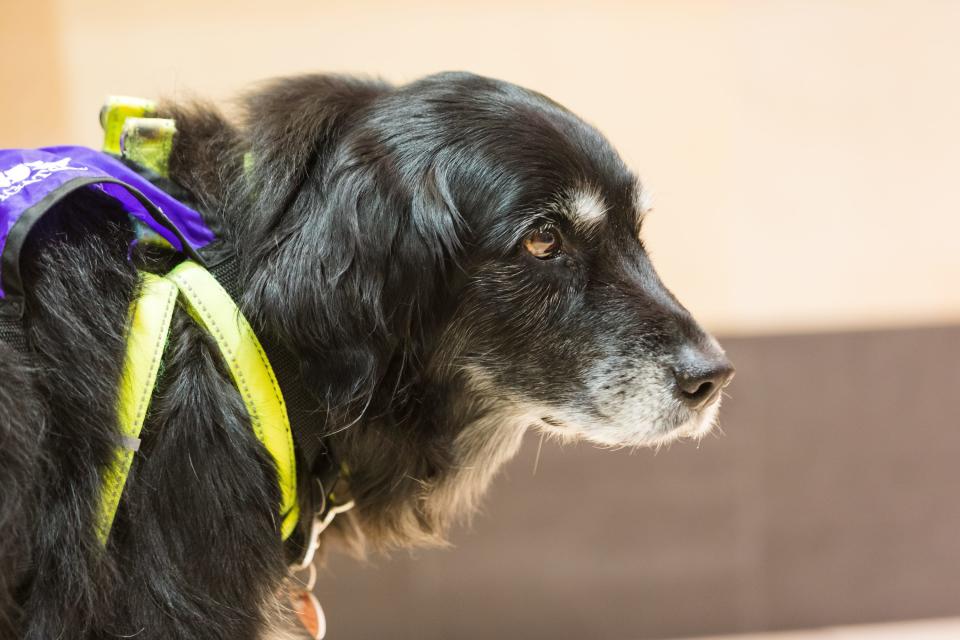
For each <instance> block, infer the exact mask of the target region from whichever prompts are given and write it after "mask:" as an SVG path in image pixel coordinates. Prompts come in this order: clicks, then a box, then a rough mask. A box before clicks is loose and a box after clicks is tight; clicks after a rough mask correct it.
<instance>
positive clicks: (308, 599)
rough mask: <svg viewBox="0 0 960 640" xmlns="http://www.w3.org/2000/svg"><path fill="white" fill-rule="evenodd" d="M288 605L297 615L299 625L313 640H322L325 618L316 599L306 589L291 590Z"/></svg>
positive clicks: (325, 630) (324, 633) (325, 632)
mask: <svg viewBox="0 0 960 640" xmlns="http://www.w3.org/2000/svg"><path fill="white" fill-rule="evenodd" d="M290 604H291V606H292V607H293V610H294V611H295V612H296V614H297V619H298V620H300V624H302V625H303V628H304V629H306V630H307V632H308V633H309V634H310V637H311V638H313V639H314V640H322V638H323V637H324V636H325V635H327V618H326V617H325V616H324V615H323V608H322V607H321V606H320V602H319V601H318V600H317V598H316V597H315V596H314V595H313V594H312V593H310V592H309V591H307V590H306V589H295V588H294V589H291V590H290Z"/></svg>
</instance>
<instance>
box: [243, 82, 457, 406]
mask: <svg viewBox="0 0 960 640" xmlns="http://www.w3.org/2000/svg"><path fill="white" fill-rule="evenodd" d="M389 92H390V89H389V88H388V87H386V86H384V85H381V84H371V83H364V82H359V81H357V80H352V79H345V78H332V77H329V76H324V77H307V78H300V79H294V80H287V81H283V82H281V83H278V84H274V85H272V86H270V87H268V88H267V89H266V90H265V91H263V92H261V93H260V94H257V95H255V96H254V97H253V98H252V99H251V101H250V121H249V130H250V140H251V153H252V156H251V160H250V161H249V162H250V163H251V166H249V167H248V179H249V183H250V185H251V188H252V192H251V197H250V200H251V201H252V202H253V203H254V206H253V211H252V213H251V216H250V218H249V219H248V221H247V223H246V227H247V228H246V231H245V233H244V239H243V240H242V243H243V246H244V254H245V261H246V265H247V273H248V280H249V283H250V287H249V293H248V295H249V300H248V305H247V308H249V309H250V310H251V312H252V314H253V316H254V317H256V318H257V320H258V324H259V325H260V326H261V327H265V328H266V329H267V330H270V331H272V332H273V333H274V334H275V335H276V336H277V337H278V338H279V339H281V340H284V341H286V342H287V346H288V347H289V348H291V349H292V350H293V351H294V352H295V353H299V354H301V355H302V356H303V357H304V363H305V366H306V367H307V368H308V369H309V377H310V381H311V384H316V385H317V386H318V387H320V388H321V390H322V393H323V394H324V395H326V399H327V401H328V402H329V403H330V404H331V405H333V406H338V407H339V406H349V405H354V406H356V405H357V404H358V403H359V404H360V405H363V404H364V403H366V402H368V401H369V400H370V397H371V396H372V394H373V391H374V389H376V388H378V387H379V386H381V385H382V383H383V382H384V376H385V375H386V374H387V372H388V370H390V369H391V363H394V364H395V363H396V361H397V359H398V358H401V359H402V358H404V357H405V356H407V355H408V350H411V349H413V347H414V343H415V342H417V341H418V340H420V339H421V337H422V336H421V335H420V333H421V332H422V331H423V327H424V326H425V323H426V322H428V321H429V320H430V319H431V318H430V317H429V316H430V313H431V310H432V309H433V308H434V304H433V302H434V300H433V298H434V296H435V295H436V293H437V290H438V288H439V287H440V286H441V284H442V283H443V281H444V271H445V268H446V266H447V265H448V264H450V263H451V261H452V260H453V259H455V256H456V254H457V252H458V249H459V247H458V240H457V239H458V237H459V233H460V226H461V221H460V217H459V214H458V212H457V209H456V206H455V204H454V201H453V198H452V196H451V193H450V190H449V188H448V186H447V184H448V180H447V165H446V163H445V162H444V161H443V153H442V152H441V153H434V152H428V151H427V150H426V149H421V148H419V147H416V148H414V147H410V148H398V146H397V145H398V143H397V139H399V138H401V137H403V135H404V134H403V133H402V132H400V131H394V130H392V129H391V127H401V126H402V124H400V123H397V122H395V120H394V119H391V117H390V116H389V113H388V111H389V108H388V107H384V105H382V104H380V105H377V104H375V103H376V102H377V101H378V100H379V99H381V98H382V97H383V96H385V95H387V94H388V93H389ZM385 110H386V111H387V113H385ZM392 134H394V135H396V137H393V138H391V135H392ZM434 151H436V150H434ZM424 314H426V316H427V317H426V318H424Z"/></svg>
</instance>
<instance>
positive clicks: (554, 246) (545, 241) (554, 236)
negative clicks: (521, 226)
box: [523, 227, 560, 260]
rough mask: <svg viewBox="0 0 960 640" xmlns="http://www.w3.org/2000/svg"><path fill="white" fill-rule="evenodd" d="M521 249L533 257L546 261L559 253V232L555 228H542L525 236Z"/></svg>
mask: <svg viewBox="0 0 960 640" xmlns="http://www.w3.org/2000/svg"><path fill="white" fill-rule="evenodd" d="M523 248H524V249H526V250H527V251H529V252H530V253H531V254H532V255H533V256H534V257H537V258H540V259H541V260H546V259H548V258H552V257H554V256H555V255H557V254H558V253H560V232H559V231H557V229H556V228H555V227H544V228H543V229H537V230H536V231H531V232H530V233H528V234H527V237H526V238H524V239H523Z"/></svg>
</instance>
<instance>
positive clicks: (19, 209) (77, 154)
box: [0, 146, 214, 299]
mask: <svg viewBox="0 0 960 640" xmlns="http://www.w3.org/2000/svg"><path fill="white" fill-rule="evenodd" d="M77 189H97V190H99V191H102V192H103V193H105V194H106V195H108V196H110V197H111V198H113V199H114V200H116V201H117V202H118V203H120V205H122V206H123V208H124V209H125V210H126V211H127V212H128V213H129V214H130V215H131V216H132V217H133V218H135V219H136V220H137V221H139V222H141V223H143V224H144V225H146V226H148V227H149V228H150V229H152V230H153V231H155V232H156V233H158V234H159V235H161V236H162V237H163V238H165V239H166V240H167V241H168V242H170V244H171V245H173V247H174V248H176V249H177V250H178V251H182V252H183V253H185V254H187V255H189V256H190V257H192V258H194V259H198V256H197V253H196V252H197V250H199V249H201V248H203V247H205V246H206V245H208V244H210V243H211V242H212V241H213V240H214V234H213V232H212V231H211V230H210V228H209V227H207V225H206V224H205V223H204V222H203V218H202V217H201V216H200V214H199V213H198V212H197V211H195V210H193V209H191V208H190V207H188V206H186V205H184V204H183V203H181V202H178V201H177V200H175V199H174V198H172V197H170V196H169V195H168V194H167V193H165V192H164V191H162V190H161V189H159V188H157V187H156V186H154V185H153V184H152V183H151V182H150V181H149V180H147V179H145V178H143V177H142V176H140V175H139V174H138V173H137V172H136V171H133V170H132V169H130V168H129V167H127V166H126V165H125V164H123V163H122V162H120V161H119V160H117V159H115V158H113V157H112V156H109V155H107V154H105V153H101V152H99V151H94V150H93V149H88V148H86V147H70V146H65V147H46V148H43V149H0V299H3V298H11V297H21V296H22V295H23V288H22V281H21V279H20V250H21V249H22V247H23V243H24V241H25V240H26V238H27V235H28V233H29V232H30V229H31V228H32V227H33V225H34V224H35V223H36V222H37V221H38V220H40V218H42V217H43V214H44V213H45V212H46V211H47V210H49V209H50V207H52V206H53V205H54V204H56V203H57V202H59V201H60V200H62V199H63V198H64V197H67V196H68V195H69V194H70V193H71V192H73V191H75V190H77Z"/></svg>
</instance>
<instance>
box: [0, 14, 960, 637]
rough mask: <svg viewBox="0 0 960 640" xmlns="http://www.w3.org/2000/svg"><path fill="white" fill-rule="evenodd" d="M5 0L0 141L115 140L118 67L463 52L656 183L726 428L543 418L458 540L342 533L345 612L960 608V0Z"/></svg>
mask: <svg viewBox="0 0 960 640" xmlns="http://www.w3.org/2000/svg"><path fill="white" fill-rule="evenodd" d="M0 8H2V10H0V15H2V16H3V18H2V20H0V56H2V60H3V62H2V64H0V86H2V90H0V145H2V146H4V147H15V146H27V147H34V146H42V145H46V144H61V143H80V144H87V145H91V146H97V145H98V143H99V138H100V130H99V126H98V121H97V114H98V110H99V107H100V105H101V103H102V102H103V99H104V97H105V96H107V95H109V94H126V95H135V96H144V97H161V96H163V97H168V98H179V99H186V98H190V97H204V98H213V99H217V100H228V99H229V98H230V97H231V96H233V95H236V94H237V93H238V92H240V91H243V90H245V89H248V88H250V87H251V85H252V84H253V83H255V81H257V80H259V79H262V78H267V77H271V76H276V75H284V74H293V73H299V72H307V71H333V72H349V73H358V74H363V75H371V76H380V77H383V78H385V79H387V80H390V81H394V82H398V83H402V82H406V81H409V80H412V79H415V78H418V77H420V76H423V75H425V74H429V73H432V72H436V71H441V70H448V69H465V70H470V71H474V72H477V73H481V74H486V75H492V76H497V77H500V78H504V79H507V80H511V81H514V82H517V83H519V84H522V85H525V86H528V87H531V88H533V89H536V90H538V91H541V92H543V93H545V94H547V95H549V96H551V97H553V98H555V99H556V100H558V101H559V102H561V103H563V104H565V105H567V106H568V107H570V108H571V109H572V110H573V111H575V112H577V113H578V114H580V115H581V116H583V117H584V118H585V119H587V120H589V121H590V122H592V123H593V124H595V125H596V126H597V127H598V128H599V129H600V130H601V131H603V132H604V133H605V134H606V135H607V136H608V137H609V138H610V139H611V140H612V141H613V142H614V144H615V145H616V146H617V147H618V148H619V150H620V151H621V153H622V154H623V156H624V157H625V158H626V160H627V161H628V163H629V164H631V165H632V166H633V167H635V168H636V169H637V170H638V172H639V173H640V174H641V176H643V178H644V181H645V182H646V184H647V185H648V186H649V188H650V189H651V190H652V191H653V193H654V195H655V202H654V204H655V210H654V212H653V213H652V214H651V215H650V216H649V217H648V219H647V223H645V234H646V241H647V244H648V245H649V246H650V247H651V249H652V255H653V260H654V263H655V264H656V265H657V267H658V269H659V270H660V273H661V275H662V277H663V279H664V281H665V282H666V283H667V285H668V286H670V287H671V289H672V290H673V291H674V292H675V293H676V294H677V295H678V297H679V298H680V299H681V300H682V301H683V302H684V303H685V304H686V305H687V307H688V308H690V309H691V311H693V312H694V314H695V315H696V316H698V317H699V318H700V319H701V320H702V322H703V324H705V325H706V326H707V327H708V328H710V329H711V330H713V331H714V332H715V333H716V334H717V335H718V336H720V337H721V339H722V340H723V342H724V344H725V346H726V347H727V350H728V352H729V354H730V356H731V358H732V359H733V361H734V362H735V363H736V365H737V368H738V375H737V379H736V381H735V382H734V384H733V385H732V386H731V387H730V389H729V396H730V397H729V398H728V399H727V400H726V402H725V407H724V411H723V412H722V420H721V424H722V427H723V434H722V435H720V434H718V435H717V437H709V438H707V439H705V440H704V441H703V442H702V443H701V444H700V445H699V446H696V445H695V444H683V443H679V444H676V445H674V446H673V447H671V448H670V449H669V450H664V451H661V452H660V453H659V454H657V455H654V454H653V453H652V452H637V453H634V454H630V453H626V452H619V453H611V452H605V451H596V450H593V449H591V448H589V447H587V446H579V447H567V448H564V449H561V448H559V447H558V446H556V445H554V444H552V443H550V442H543V443H542V447H541V446H540V445H541V443H540V442H539V437H537V436H534V435H531V437H530V439H529V441H528V442H527V444H526V446H525V448H524V450H523V452H522V453H521V455H520V456H519V457H518V459H517V460H515V461H514V462H513V463H512V464H510V465H509V466H508V468H507V469H506V471H505V473H504V474H503V475H502V476H501V477H500V478H499V479H498V481H497V482H496V484H495V486H494V488H493V490H492V492H491V494H490V495H489V497H488V499H487V501H486V506H485V509H484V511H483V513H481V514H480V515H478V517H477V518H476V519H475V521H474V522H473V525H472V526H471V527H470V528H469V529H466V528H465V529H463V530H459V531H457V532H456V533H455V535H454V543H455V545H454V548H453V549H450V550H430V551H418V552H415V553H412V554H410V553H406V552H400V553H395V554H393V556H392V557H390V558H373V559H372V561H371V562H370V563H368V564H360V563H357V562H355V561H352V560H349V559H346V558H343V557H339V556H336V557H333V558H332V559H331V562H330V565H329V567H328V569H327V570H326V571H325V572H323V573H322V574H321V579H320V584H319V587H318V593H319V595H320V598H321V601H322V603H323V604H324V607H325V608H326V610H327V612H328V616H329V624H330V637H331V638H334V639H341V638H342V639H349V638H385V637H387V638H410V639H441V638H444V639H448V638H464V639H473V638H477V639H480V638H489V637H506V638H536V639H539V638H544V639H545V638H558V637H560V638H563V637H586V638H598V639H603V640H639V639H644V638H676V637H685V636H689V637H692V636H702V635H720V634H735V633H753V632H769V631H778V630H788V629H815V628H820V627H827V626H830V627H832V626H843V628H842V629H840V630H834V631H814V632H804V633H802V634H800V635H794V634H790V635H789V636H784V637H785V638H787V637H789V638H791V639H793V638H801V637H802V638H806V637H823V636H829V637H830V638H854V637H857V638H860V637H870V638H880V637H883V638H957V637H960V623H958V622H954V621H952V620H950V617H952V616H957V617H958V618H960V508H958V507H957V502H958V501H957V499H956V492H957V487H958V486H960V406H958V403H957V397H958V392H960V284H958V282H960V188H958V186H957V185H958V179H957V177H956V174H957V172H958V171H960V66H958V60H960V38H958V37H957V34H958V33H960V2H954V1H936V0H926V1H910V2H908V1H905V0H904V1H901V2H881V1H875V2H867V1H866V0H863V1H855V0H835V1H833V2H799V1H796V2H788V1H777V0H771V1H766V2H761V1H751V0H741V1H728V2H720V1H703V2H696V1H668V0H650V1H642V2H626V1H614V0H594V1H593V2H590V3H573V2H565V1H562V0H553V1H550V2H546V1H533V0H513V1H511V2H507V1H505V0H486V1H484V2H479V1H476V0H471V1H468V2H449V3H440V2H427V1H422V2H388V1H379V2H378V1H369V0H364V1H354V2H350V3H347V2H342V3H334V2H321V1H313V2H288V1H283V0H275V1H273V2H269V3H264V2H249V3H248V2H243V1H240V0H230V1H227V0H216V1H212V0H211V1H207V2H195V1H186V0H166V1H165V2H162V3H152V4H145V3H131V2H122V1H118V0H99V1H98V2H96V3H81V2H72V1H70V0H60V1H55V0H32V1H31V2H29V3H26V2H13V0H0ZM538 451H539V454H538ZM924 619H936V620H934V621H932V622H931V621H924V622H903V621H911V620H924ZM883 623H889V624H883ZM845 625H867V626H856V627H847V626H845ZM778 637H779V636H778Z"/></svg>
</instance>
